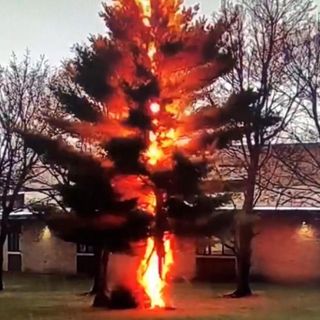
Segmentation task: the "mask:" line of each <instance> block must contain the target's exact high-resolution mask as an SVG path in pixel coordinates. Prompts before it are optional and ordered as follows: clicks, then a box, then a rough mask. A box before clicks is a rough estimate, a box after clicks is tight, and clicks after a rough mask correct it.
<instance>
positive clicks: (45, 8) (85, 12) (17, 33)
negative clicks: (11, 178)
mask: <svg viewBox="0 0 320 320" xmlns="http://www.w3.org/2000/svg"><path fill="white" fill-rule="evenodd" d="M108 1H110V0H108ZM318 1H320V0H318ZM101 2H102V0H0V8H1V12H2V14H1V18H0V65H3V66H5V65H7V64H8V62H9V59H10V56H11V54H12V52H15V54H16V55H17V56H18V57H19V58H21V57H22V56H23V54H24V53H25V50H26V49H28V50H30V54H31V57H32V59H37V58H38V57H39V56H40V55H42V54H43V55H45V57H46V58H47V60H48V62H49V63H50V65H52V66H58V65H59V64H60V62H61V61H62V60H63V59H64V58H67V57H70V56H72V53H71V48H72V46H73V45H74V44H75V43H79V42H80V43H81V42H83V41H86V39H87V38H88V36H89V35H90V34H96V33H103V32H104V31H105V27H104V24H103V21H102V19H101V18H99V16H98V13H99V11H101V8H102V6H101ZM185 3H186V4H187V5H192V4H196V3H200V6H201V12H202V13H204V14H211V13H212V12H213V11H214V10H215V9H217V8H218V7H219V5H220V0H185Z"/></svg>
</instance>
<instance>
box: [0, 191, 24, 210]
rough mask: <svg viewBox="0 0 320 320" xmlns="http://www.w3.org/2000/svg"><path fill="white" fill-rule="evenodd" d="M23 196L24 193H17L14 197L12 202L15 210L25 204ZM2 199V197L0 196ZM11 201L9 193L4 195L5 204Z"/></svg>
mask: <svg viewBox="0 0 320 320" xmlns="http://www.w3.org/2000/svg"><path fill="white" fill-rule="evenodd" d="M24 198H25V196H24V193H19V194H18V195H17V196H16V197H15V199H14V203H13V209H14V210H16V209H20V208H23V207H24V204H25V199H24ZM1 200H2V198H1ZM11 201H12V196H11V195H7V196H6V203H7V205H9V204H10V202H11Z"/></svg>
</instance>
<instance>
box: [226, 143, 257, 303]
mask: <svg viewBox="0 0 320 320" xmlns="http://www.w3.org/2000/svg"><path fill="white" fill-rule="evenodd" d="M259 154H260V153H259V150H258V149H257V150H255V151H254V152H253V153H252V154H251V163H250V167H249V170H248V180H247V187H246V191H245V195H244V197H245V199H244V205H243V212H242V214H243V217H240V218H239V221H238V222H237V226H236V243H237V245H236V251H237V252H236V259H237V263H236V273H237V288H236V290H235V291H234V292H233V293H232V294H230V295H229V296H231V297H233V298H241V297H247V296H250V295H251V294H252V291H251V288H250V268H251V243H252V239H253V235H254V232H253V227H254V225H253V217H252V216H253V214H254V211H253V207H254V196H255V184H256V176H257V174H258V166H259Z"/></svg>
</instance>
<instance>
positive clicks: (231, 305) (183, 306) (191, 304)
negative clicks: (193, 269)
mask: <svg viewBox="0 0 320 320" xmlns="http://www.w3.org/2000/svg"><path fill="white" fill-rule="evenodd" d="M89 286H90V281H89V280H79V279H67V278H63V277H55V276H30V275H23V276H22V275H10V276H9V275H7V276H6V291H5V292H3V293H0V319H1V320H58V319H59V320H76V319H77V320H99V319H101V320H102V319H108V320H113V319H123V320H126V319H136V320H138V319H173V320H174V319H185V320H186V319H188V320H191V319H194V320H205V319H216V320H220V319H224V320H296V319H299V320H319V319H320V288H319V287H294V288H292V287H291V288H290V287H280V286H272V285H255V286H254V289H255V293H256V295H255V296H253V297H251V298H245V299H237V300H233V299H225V298H221V295H222V294H223V293H225V292H227V291H229V290H231V289H232V286H230V285H211V286H209V285H200V284H175V285H174V287H173V301H174V302H175V305H176V307H177V310H175V311H163V310H161V311H160V310H130V311H107V310H106V311H105V310H95V309H93V308H91V307H90V303H91V301H90V298H88V297H84V296H81V295H79V293H82V292H85V291H86V290H87V289H88V288H89Z"/></svg>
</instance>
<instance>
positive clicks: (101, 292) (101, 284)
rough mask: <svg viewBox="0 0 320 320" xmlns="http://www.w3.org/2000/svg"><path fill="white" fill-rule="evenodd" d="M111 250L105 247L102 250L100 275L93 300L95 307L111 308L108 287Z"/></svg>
mask: <svg viewBox="0 0 320 320" xmlns="http://www.w3.org/2000/svg"><path fill="white" fill-rule="evenodd" d="M109 254H110V253H109V251H107V250H105V249H103V250H100V259H99V260H100V261H99V275H98V276H97V275H96V276H97V279H95V280H97V283H95V285H96V288H95V289H96V293H95V297H94V301H93V307H95V308H109V306H110V297H109V288H108V263H109Z"/></svg>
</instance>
